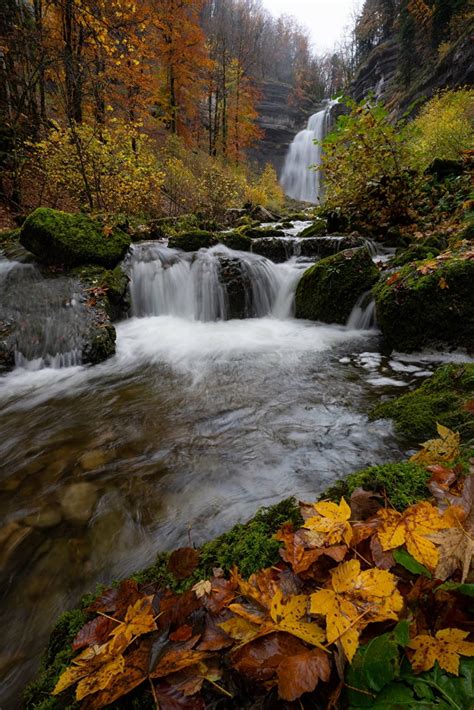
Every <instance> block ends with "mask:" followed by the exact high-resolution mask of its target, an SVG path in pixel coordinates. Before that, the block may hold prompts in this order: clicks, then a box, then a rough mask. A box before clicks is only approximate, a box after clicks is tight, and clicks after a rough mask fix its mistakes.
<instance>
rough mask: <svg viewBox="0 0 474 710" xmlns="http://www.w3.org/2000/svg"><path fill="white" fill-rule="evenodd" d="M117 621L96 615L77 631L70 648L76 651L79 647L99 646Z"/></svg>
mask: <svg viewBox="0 0 474 710" xmlns="http://www.w3.org/2000/svg"><path fill="white" fill-rule="evenodd" d="M117 623H118V622H115V621H113V620H112V619H109V618H108V617H106V616H96V617H95V619H92V621H88V622H87V624H85V626H83V627H82V629H81V630H80V631H79V633H78V634H77V636H76V638H75V639H74V641H73V642H72V650H73V651H78V650H79V649H80V648H85V646H93V645H94V644H97V645H98V646H101V645H102V644H103V643H105V641H106V640H107V637H108V636H109V634H110V632H111V631H112V629H113V628H114V627H115V626H117Z"/></svg>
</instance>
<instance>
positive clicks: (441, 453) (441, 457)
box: [409, 424, 460, 465]
mask: <svg viewBox="0 0 474 710" xmlns="http://www.w3.org/2000/svg"><path fill="white" fill-rule="evenodd" d="M436 428H437V430H438V434H439V439H430V440H429V441H425V443H424V444H421V446H422V447H423V448H422V450H421V451H418V452H417V453H416V454H414V455H413V456H412V457H411V458H410V459H409V460H410V461H413V462H415V463H419V464H422V465H423V464H424V465H432V464H438V463H444V462H446V463H451V462H452V461H454V459H456V458H458V457H459V454H460V436H459V433H458V432H454V431H451V429H448V427H445V426H443V425H442V424H436Z"/></svg>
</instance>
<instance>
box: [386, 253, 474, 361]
mask: <svg viewBox="0 0 474 710" xmlns="http://www.w3.org/2000/svg"><path fill="white" fill-rule="evenodd" d="M374 296H375V302H376V307H377V321H378V324H379V326H380V328H381V330H382V333H383V336H384V340H385V343H386V345H387V347H388V348H390V349H396V350H399V351H404V352H412V351H414V350H419V349H421V348H423V347H425V346H426V345H435V344H437V343H448V344H449V345H453V346H455V347H459V346H460V347H472V345H473V343H474V261H473V260H472V259H469V258H467V257H466V256H465V253H461V252H460V253H458V254H455V255H453V256H452V257H451V258H450V259H446V260H439V261H436V262H435V263H434V264H433V263H432V262H431V261H429V260H428V261H416V262H413V263H412V264H408V265H407V266H404V267H403V268H402V269H401V271H400V272H399V274H398V276H397V278H394V277H393V276H390V277H387V276H385V277H384V278H383V279H381V280H380V282H379V283H378V284H377V285H376V287H375V288H374Z"/></svg>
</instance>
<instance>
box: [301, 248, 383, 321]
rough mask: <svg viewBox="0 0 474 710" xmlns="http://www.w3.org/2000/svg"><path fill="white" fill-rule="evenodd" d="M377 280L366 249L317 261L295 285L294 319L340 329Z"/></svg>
mask: <svg viewBox="0 0 474 710" xmlns="http://www.w3.org/2000/svg"><path fill="white" fill-rule="evenodd" d="M377 277H378V270H377V267H376V266H375V264H374V263H373V261H372V258H371V256H370V253H369V251H368V249H367V248H361V249H349V250H345V251H342V252H340V253H339V254H334V255H333V256H330V257H327V258H326V259H321V261H319V262H318V263H317V264H314V266H311V267H310V268H309V269H307V270H306V271H305V272H304V274H303V277H302V279H301V281H300V282H299V284H298V288H297V289H296V312H295V315H296V317H297V318H306V319H308V320H319V321H323V322H324V323H339V324H341V325H343V324H345V323H346V322H347V319H348V318H349V316H350V314H351V311H352V309H353V307H354V305H355V304H356V302H357V301H358V299H359V298H360V296H362V295H363V294H364V293H365V292H366V291H368V290H369V289H370V288H371V287H372V286H373V284H374V283H375V282H376V280H377Z"/></svg>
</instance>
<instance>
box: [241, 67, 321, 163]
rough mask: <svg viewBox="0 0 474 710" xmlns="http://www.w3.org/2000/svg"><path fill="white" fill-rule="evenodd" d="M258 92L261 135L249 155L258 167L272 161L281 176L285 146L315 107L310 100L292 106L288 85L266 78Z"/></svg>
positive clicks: (286, 146) (286, 147) (303, 125)
mask: <svg viewBox="0 0 474 710" xmlns="http://www.w3.org/2000/svg"><path fill="white" fill-rule="evenodd" d="M260 92H261V99H260V102H259V104H258V106H257V110H258V113H259V118H258V125H259V127H260V128H261V129H262V131H263V133H264V135H263V138H262V139H261V140H260V141H258V142H257V143H256V144H255V146H254V147H253V148H252V149H250V150H249V151H248V157H249V159H250V160H251V161H253V162H254V163H256V164H257V165H258V166H260V167H263V166H264V165H265V164H266V163H271V164H272V165H273V166H274V167H275V169H276V171H277V173H278V175H280V174H281V170H282V168H283V163H284V160H285V155H286V153H287V150H288V146H289V145H290V143H291V142H292V140H293V138H294V137H295V135H296V133H297V132H298V131H300V130H301V129H302V128H304V127H305V126H306V124H307V122H308V118H309V116H310V115H311V114H312V113H314V112H315V111H317V110H318V108H317V106H315V105H314V104H313V103H312V102H310V101H309V100H308V102H307V103H306V105H304V106H303V107H301V106H295V105H293V104H292V102H291V92H292V87H291V86H290V85H289V84H282V83H280V82H276V81H266V82H263V83H262V84H261V86H260Z"/></svg>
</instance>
